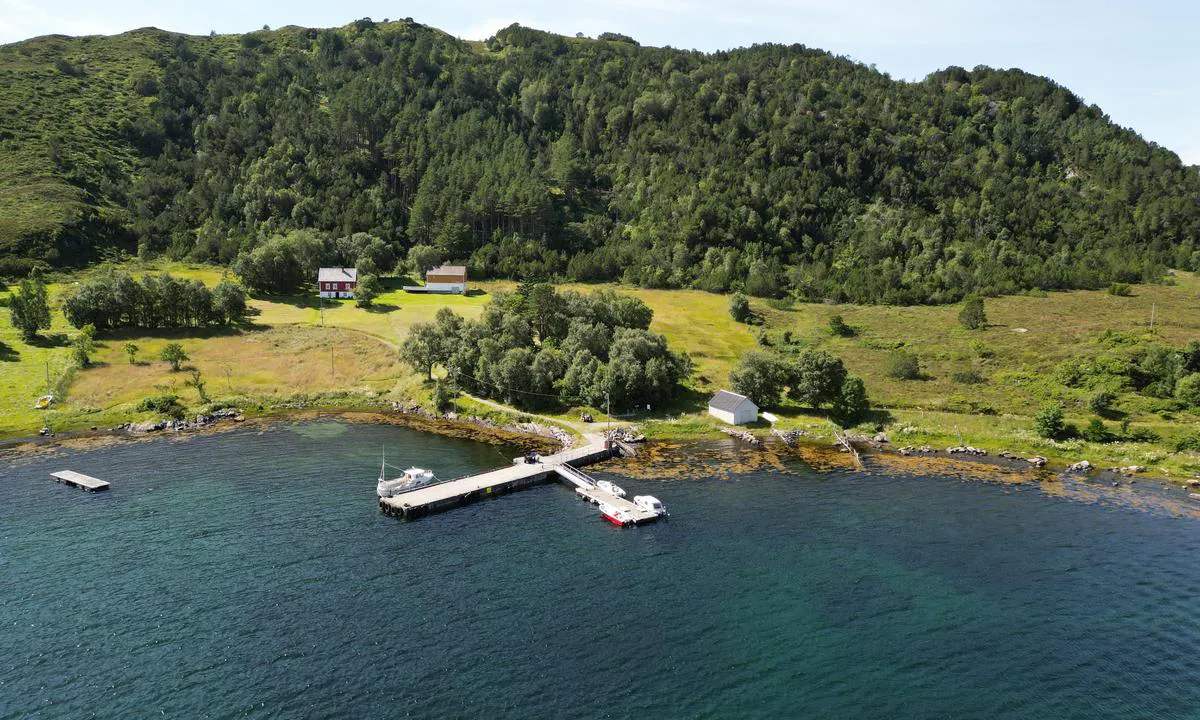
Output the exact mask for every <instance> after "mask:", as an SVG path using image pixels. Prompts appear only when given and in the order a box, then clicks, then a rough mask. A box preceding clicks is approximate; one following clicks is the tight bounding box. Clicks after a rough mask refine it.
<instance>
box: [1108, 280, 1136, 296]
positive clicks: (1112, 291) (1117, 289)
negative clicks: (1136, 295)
mask: <svg viewBox="0 0 1200 720" xmlns="http://www.w3.org/2000/svg"><path fill="white" fill-rule="evenodd" d="M1108 294H1109V295H1116V296H1117V297H1129V296H1130V295H1132V294H1133V290H1132V289H1130V287H1129V283H1119V282H1115V283H1110V284H1109V286H1108Z"/></svg>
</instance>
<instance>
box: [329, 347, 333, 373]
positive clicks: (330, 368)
mask: <svg viewBox="0 0 1200 720" xmlns="http://www.w3.org/2000/svg"><path fill="white" fill-rule="evenodd" d="M329 378H330V379H331V380H332V379H333V343H329Z"/></svg>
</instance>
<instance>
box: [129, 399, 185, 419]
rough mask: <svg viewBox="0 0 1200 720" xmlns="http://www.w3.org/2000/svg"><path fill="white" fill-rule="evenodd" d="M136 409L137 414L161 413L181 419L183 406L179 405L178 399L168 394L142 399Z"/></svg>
mask: <svg viewBox="0 0 1200 720" xmlns="http://www.w3.org/2000/svg"><path fill="white" fill-rule="evenodd" d="M137 409H138V412H156V413H162V414H163V415H167V416H169V417H173V418H176V419H178V418H181V417H183V406H182V405H180V404H179V397H178V396H176V395H171V394H170V393H167V394H165V395H151V396H149V397H147V398H143V399H142V401H141V402H140V403H138V406H137Z"/></svg>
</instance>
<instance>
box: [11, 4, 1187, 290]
mask: <svg viewBox="0 0 1200 720" xmlns="http://www.w3.org/2000/svg"><path fill="white" fill-rule="evenodd" d="M295 231H307V232H305V233H303V237H304V238H305V239H306V240H305V242H304V244H305V246H306V247H310V246H312V242H311V241H312V240H313V238H316V240H317V243H316V247H318V248H320V247H325V248H329V249H330V250H329V252H335V250H334V249H336V248H347V247H374V248H375V251H374V252H373V253H372V255H373V257H374V258H375V259H378V258H380V257H385V258H392V257H395V258H400V257H404V256H406V255H407V253H408V250H409V249H410V248H411V247H412V246H414V245H420V246H428V247H427V248H424V249H423V251H422V252H423V256H424V257H436V258H439V259H443V260H460V261H465V262H467V263H468V264H469V265H470V267H471V272H472V274H473V276H475V277H482V276H503V277H513V278H520V279H528V278H537V277H542V278H551V277H563V278H569V279H576V280H610V279H621V280H624V281H626V282H629V283H633V284H639V285H645V286H650V287H695V288H701V289H707V290H714V291H725V290H730V289H740V290H744V291H746V292H749V293H752V294H756V295H760V296H775V295H781V294H784V293H789V292H792V293H795V294H797V295H799V296H801V297H805V298H812V299H820V298H835V299H839V300H853V301H865V302H904V303H912V302H947V301H952V300H956V299H958V298H959V297H961V296H962V295H963V294H964V293H965V292H972V291H973V292H982V293H996V292H1001V293H1004V292H1013V291H1018V290H1021V289H1025V288H1034V287H1040V288H1072V287H1096V286H1099V285H1102V284H1107V283H1108V282H1111V281H1124V282H1128V281H1138V280H1142V279H1150V278H1155V277H1158V276H1160V275H1161V273H1162V271H1163V269H1164V268H1165V267H1180V268H1187V269H1196V268H1197V267H1200V173H1197V171H1196V170H1195V169H1194V168H1187V167H1184V166H1183V165H1182V164H1181V163H1180V161H1179V159H1178V158H1177V157H1176V156H1175V155H1174V154H1173V153H1171V152H1169V151H1167V150H1165V149H1162V148H1159V147H1156V146H1154V145H1152V144H1148V143H1146V142H1144V141H1143V140H1142V139H1141V138H1140V137H1138V136H1137V135H1136V134H1134V133H1132V132H1129V131H1127V130H1123V129H1121V128H1118V127H1116V126H1114V125H1113V124H1111V123H1110V122H1109V121H1108V120H1107V118H1106V117H1105V116H1104V114H1103V112H1102V111H1101V110H1100V109H1098V108H1095V107H1090V106H1085V105H1083V104H1082V103H1081V102H1080V100H1079V99H1078V98H1077V97H1075V96H1074V95H1073V94H1072V93H1071V92H1070V91H1069V90H1067V89H1064V88H1061V87H1059V86H1057V85H1055V84H1054V83H1053V82H1051V81H1049V80H1046V79H1044V78H1039V77H1034V76H1031V75H1028V74H1025V73H1022V72H1019V71H997V70H991V69H987V68H979V69H976V70H974V71H966V70H963V69H960V68H950V69H947V70H944V71H940V72H937V73H934V74H932V75H930V76H929V77H928V78H926V79H925V80H924V81H921V82H917V83H904V82H897V81H894V80H892V79H890V78H889V77H887V76H886V75H883V74H881V73H879V72H876V71H875V70H873V69H871V68H868V67H865V66H863V65H860V64H857V63H854V62H851V61H849V60H847V59H844V58H839V57H835V56H833V55H830V54H829V53H826V52H822V51H818V50H813V49H808V48H805V47H803V46H799V45H796V46H790V47H783V46H777V45H762V46H756V47H753V48H749V49H741V50H735V51H731V52H722V53H715V54H704V53H698V52H686V51H680V50H673V49H658V48H644V47H639V46H638V45H637V44H636V43H634V42H632V41H631V40H629V39H628V38H623V37H621V36H606V37H604V38H602V39H599V40H591V39H584V38H564V37H560V36H556V35H551V34H547V33H543V32H538V31H534V30H529V29H525V28H521V27H518V26H512V27H510V28H507V29H505V30H503V31H501V32H499V33H498V34H497V35H496V37H494V38H492V39H490V40H488V41H487V42H486V43H464V42H461V41H458V40H456V39H454V38H451V37H449V36H447V35H446V34H444V33H442V32H440V31H438V30H435V29H432V28H427V27H424V26H421V25H419V24H416V23H413V22H388V23H373V22H371V21H369V20H361V21H358V22H356V23H353V24H351V25H349V26H347V27H344V28H341V29H336V30H308V29H302V28H284V29H282V30H279V31H274V32H272V31H265V30H264V31H260V32H254V33H249V34H247V35H243V36H214V37H183V36H178V35H172V34H168V33H164V32H160V31H157V30H153V29H146V30H138V31H134V32H132V33H127V34H125V35H121V36H116V37H109V38H75V39H71V38H62V37H49V38H39V39H36V40H32V41H28V42H24V43H18V44H14V45H8V46H4V47H0V273H4V274H17V273H21V272H23V271H24V270H26V269H27V268H28V267H29V266H30V264H31V263H33V262H35V261H45V262H49V263H51V264H54V263H75V262H84V261H87V260H90V259H93V258H95V257H97V256H98V255H100V254H102V251H103V249H104V248H107V247H120V246H125V247H127V248H133V247H136V248H137V250H138V251H139V252H141V253H143V254H149V255H158V254H165V255H168V256H172V257H187V258H191V259H197V260H205V261H215V262H220V263H232V262H233V261H234V260H235V259H236V258H237V257H238V256H239V254H242V253H248V252H249V251H251V250H253V249H254V248H255V247H258V246H260V245H262V244H263V243H265V242H266V241H268V240H270V239H271V238H277V237H278V236H281V235H288V234H289V233H293V232H295ZM356 235H357V237H356V238H355V239H354V240H353V241H351V240H350V238H351V237H353V236H356ZM339 239H342V242H338V240H339ZM376 240H377V241H378V242H375V241H376ZM381 244H382V245H383V246H386V250H387V252H382V253H381V252H379V251H378V250H379V246H380V245H381ZM276 245H278V246H279V247H285V248H286V247H287V243H286V242H280V241H278V240H277V241H276ZM272 252H274V249H272ZM350 260H354V258H351V259H350ZM342 261H345V260H344V259H343V260H342Z"/></svg>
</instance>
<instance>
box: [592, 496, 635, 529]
mask: <svg viewBox="0 0 1200 720" xmlns="http://www.w3.org/2000/svg"><path fill="white" fill-rule="evenodd" d="M597 505H598V506H599V508H600V514H601V515H603V516H604V519H605V520H607V521H609V522H610V523H612V524H613V525H616V526H617V527H625V526H627V525H635V524H636V518H634V516H633V515H632V514H630V513H629V511H627V510H623V509H621V508H619V507H615V506H613V505H609V504H608V503H606V502H601V503H597Z"/></svg>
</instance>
